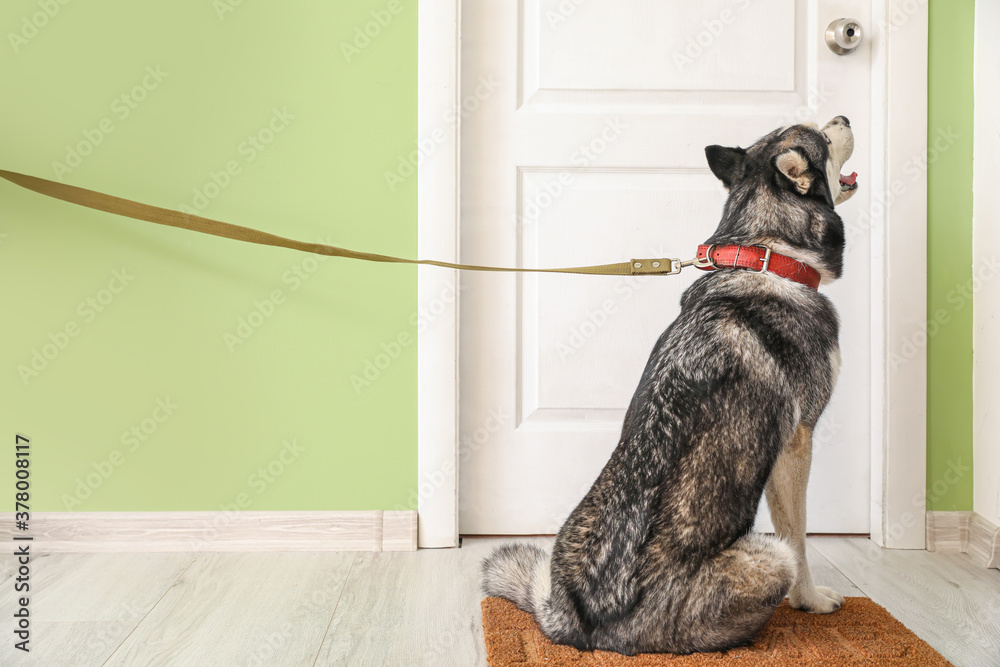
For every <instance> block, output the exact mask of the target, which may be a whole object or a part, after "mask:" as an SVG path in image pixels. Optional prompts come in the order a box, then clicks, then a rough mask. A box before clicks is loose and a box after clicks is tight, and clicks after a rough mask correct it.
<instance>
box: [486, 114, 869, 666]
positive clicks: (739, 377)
mask: <svg viewBox="0 0 1000 667" xmlns="http://www.w3.org/2000/svg"><path fill="white" fill-rule="evenodd" d="M853 150H854V135H853V133H852V131H851V128H850V121H848V119H847V118H845V117H844V116H837V117H836V118H834V119H833V120H831V121H830V122H829V123H827V124H826V125H825V126H824V127H823V128H819V127H817V126H816V125H813V124H807V125H794V126H791V127H785V128H781V129H779V130H776V131H774V132H772V133H771V134H768V135H767V136H765V137H763V138H761V139H760V140H759V141H757V142H756V143H755V144H753V145H752V146H750V147H749V148H747V149H743V148H725V147H722V146H709V147H707V148H706V149H705V154H706V156H707V158H708V164H709V167H710V168H711V170H712V172H713V173H714V174H715V175H716V176H717V177H719V179H721V181H722V183H723V184H724V185H725V187H726V189H727V190H728V191H729V196H728V199H727V201H726V204H725V208H724V211H723V215H722V221H721V222H720V223H719V227H718V229H716V230H715V233H714V234H713V235H712V236H711V238H709V239H708V240H707V241H706V244H713V245H715V246H723V245H740V246H755V245H756V246H766V247H768V248H770V249H771V250H772V251H773V253H780V254H781V255H785V256H786V257H790V258H793V259H795V260H798V261H799V262H802V263H804V264H806V265H808V267H812V269H814V270H815V271H816V272H818V277H817V279H816V280H817V282H820V281H821V282H822V283H828V282H830V281H833V280H835V279H837V278H839V277H840V274H841V268H842V259H843V252H844V225H843V222H842V221H841V219H840V216H839V215H838V214H837V213H836V212H834V206H835V205H837V204H839V203H840V202H842V201H845V200H847V199H848V198H850V196H851V195H853V194H854V191H855V189H856V188H857V184H856V182H855V178H856V175H855V174H852V175H851V177H843V176H840V169H841V167H842V166H843V164H844V162H845V161H846V160H847V159H848V158H849V157H850V156H851V153H852V152H853ZM709 252H711V250H709ZM703 266H704V265H703ZM804 268H806V270H809V269H808V268H807V267H804ZM813 275H815V274H813ZM838 328H839V323H838V319H837V313H836V311H835V310H834V308H833V305H832V304H831V303H830V301H829V299H827V298H826V297H825V296H823V295H822V294H820V293H819V292H817V291H816V290H815V289H813V288H812V287H810V286H808V285H806V284H801V283H800V282H796V281H794V280H790V279H789V278H786V277H782V276H780V275H776V274H774V273H771V272H760V271H748V270H744V269H741V268H718V269H717V270H714V271H711V272H709V273H707V274H706V275H704V276H702V277H701V278H699V279H698V280H696V281H695V282H694V284H692V285H691V287H689V288H688V289H687V290H686V291H685V292H684V295H683V297H682V298H681V312H680V315H679V316H678V317H677V319H676V320H675V321H674V322H673V324H671V325H670V327H668V328H667V330H666V331H665V332H664V333H663V334H662V335H661V336H660V338H659V340H657V342H656V345H655V346H654V347H653V352H652V354H651V355H650V357H649V361H648V362H647V364H646V368H645V370H644V371H643V374H642V379H641V380H640V381H639V386H638V388H637V389H636V391H635V395H634V396H633V397H632V401H631V404H630V405H629V408H628V411H627V413H626V415H625V422H624V425H623V426H622V433H621V439H620V440H619V443H618V446H617V447H616V448H615V450H614V452H613V453H612V455H611V459H610V460H609V461H608V463H607V465H606V466H605V467H604V469H603V470H602V471H601V474H600V475H599V476H598V478H597V481H596V482H594V485H593V487H592V488H591V489H590V491H589V492H588V493H587V495H586V496H585V497H584V499H583V500H582V501H581V502H580V504H579V505H578V506H577V507H576V509H575V510H574V511H573V512H572V514H570V516H569V518H568V519H567V521H566V523H565V525H563V527H562V528H561V529H560V531H559V535H558V537H557V538H556V542H555V547H554V549H553V552H552V555H551V557H550V556H549V554H547V553H546V552H545V551H543V550H542V549H539V548H537V547H534V546H528V545H524V544H508V545H505V546H501V547H499V548H498V549H496V550H495V551H494V552H493V553H492V554H491V555H490V556H489V557H487V558H486V559H485V560H484V561H483V588H484V590H485V592H486V594H487V595H493V596H499V597H504V598H507V599H508V600H511V601H513V602H514V603H515V604H517V606H518V607H520V608H521V609H523V610H525V611H527V612H530V613H531V614H533V615H534V617H535V619H536V620H537V622H538V624H539V626H540V627H541V629H542V631H543V632H544V633H545V634H546V635H547V636H548V637H549V638H550V639H551V640H552V641H553V642H556V643H559V644H569V645H571V646H575V647H576V648H578V649H582V650H590V649H601V650H606V651H616V652H618V653H624V654H629V655H631V654H635V653H645V652H669V653H691V652H694V651H717V650H723V649H728V648H732V647H734V646H739V645H743V644H746V643H748V642H750V641H751V640H752V639H753V637H754V635H755V634H756V633H757V631H758V630H760V628H761V627H762V626H763V625H764V623H766V622H767V620H768V619H769V618H770V617H771V614H772V613H773V612H774V609H775V607H776V606H777V605H778V604H779V603H780V602H781V600H782V599H783V598H784V597H785V596H786V595H788V597H789V601H790V603H791V606H792V607H794V608H796V609H801V610H803V611H807V612H811V613H816V614H828V613H830V612H833V611H836V610H837V609H839V608H840V606H841V605H842V604H843V601H844V598H843V596H842V595H840V594H839V593H837V592H836V591H834V590H832V589H829V588H826V587H824V586H815V585H814V584H813V582H812V579H811V577H810V576H809V569H808V563H807V562H806V550H805V519H806V506H805V500H806V483H807V481H808V478H809V466H810V462H811V458H812V429H813V427H814V426H815V424H816V421H817V420H818V419H819V416H820V414H821V413H822V412H823V409H824V407H825V406H826V403H827V401H828V400H829V398H830V394H831V392H832V391H833V387H834V383H835V382H836V378H837V372H838V370H839V365H840V354H839V347H838V342H837V332H838ZM765 492H766V494H767V501H768V505H769V507H770V510H771V518H772V519H773V521H774V526H775V529H776V531H777V536H776V537H772V536H768V535H763V534H758V533H753V532H751V528H752V526H753V522H754V515H755V514H756V512H757V505H758V504H759V503H760V498H761V495H762V494H763V493H765Z"/></svg>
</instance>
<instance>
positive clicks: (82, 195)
mask: <svg viewBox="0 0 1000 667" xmlns="http://www.w3.org/2000/svg"><path fill="white" fill-rule="evenodd" d="M0 177H3V178H5V179H7V180H8V181H10V182H11V183H14V184H16V185H20V186H21V187H22V188H27V189H28V190H32V191H34V192H37V193H39V194H42V195H45V196H46V197H53V198H55V199H62V200H63V201H67V202H70V203H71V204H78V205H80V206H86V207H87V208H93V209H97V210H98V211H105V212H107V213H114V214H115V215H122V216H125V217H127V218H134V219H135V220H145V221H146V222H154V223H156V224H158V225H166V226H168V227H179V228H180V229H189V230H191V231H193V232H201V233H202V234H211V235H212V236H221V237H223V238H227V239H234V240H236V241H245V242H247V243H258V244H260V245H270V246H277V247H279V248H291V249H292V250H301V251H302V252H311V253H315V254H317V255H330V256H333V257H347V258H349V259H361V260H365V261H369V262H389V263H394V264H430V265H433V266H441V267H444V268H446V269H464V270H466V271H514V272H519V273H583V274H590V275H602V276H631V275H673V274H676V273H680V271H681V268H682V267H685V266H691V265H696V264H698V263H699V260H698V259H691V260H687V261H683V262H682V261H681V260H679V259H671V258H669V257H656V258H652V259H633V260H630V261H628V262H618V263H616V264H598V265H595V266H574V267H569V268H562V269H522V268H517V269H515V268H506V267H500V266H480V265H478V264H455V263H453V262H440V261H437V260H433V259H406V258H404V257H393V256H392V255H379V254H377V253H372V252H358V251H356V250H349V249H347V248H340V247H337V246H332V245H326V244H325V243H304V242H302V241H296V240H294V239H287V238H285V237H283V236H276V235H274V234H268V233H267V232H262V231H260V230H259V229H252V228H250V227H242V226H240V225H234V224H231V223H228V222H222V221H220V220H213V219H211V218H203V217H201V216H198V215H189V214H187V213H181V212H180V211H174V210H171V209H168V208H160V207H159V206H150V205H149V204H142V203H140V202H137V201H132V200H131V199H122V198H121V197H114V196H112V195H107V194H104V193H103V192H95V191H94V190H87V189H85V188H78V187H75V186H72V185H66V184H65V183H58V182H56V181H50V180H48V179H45V178H38V177H37V176H28V175H26V174H19V173H17V172H14V171H3V170H0Z"/></svg>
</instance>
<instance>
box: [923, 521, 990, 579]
mask: <svg viewBox="0 0 1000 667" xmlns="http://www.w3.org/2000/svg"><path fill="white" fill-rule="evenodd" d="M927 550H928V551H961V552H963V553H966V554H968V555H969V557H970V558H972V559H973V560H975V561H976V562H977V563H982V564H983V566H984V567H996V568H1000V528H997V527H996V526H994V525H993V524H992V523H990V522H989V521H987V520H986V519H984V518H983V517H982V516H980V515H979V514H976V513H975V512H927Z"/></svg>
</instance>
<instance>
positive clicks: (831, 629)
mask: <svg viewBox="0 0 1000 667" xmlns="http://www.w3.org/2000/svg"><path fill="white" fill-rule="evenodd" d="M482 608H483V633H484V634H485V636H486V656H487V660H488V661H489V664H490V667H514V666H515V665H517V666H519V667H527V666H529V665H549V666H551V667H558V666H560V665H573V666H574V667H585V666H591V665H592V666H593V667H656V666H657V665H669V667H689V666H693V665H714V666H716V667H725V666H726V665H753V666H754V667H756V666H757V665H775V666H777V665H784V666H788V667H792V666H793V665H794V666H795V667H798V666H799V665H837V666H840V665H886V666H888V665H905V666H906V667H923V666H924V665H935V666H936V665H942V666H944V665H951V663H950V662H948V661H947V660H945V659H944V658H943V657H941V654H939V653H938V652H937V651H935V650H934V649H932V648H931V647H930V646H929V645H928V644H927V642H925V641H924V640H922V639H920V638H919V637H917V636H916V635H915V634H913V633H912V632H910V631H909V630H907V629H906V627H905V626H904V625H903V624H902V623H900V622H899V621H897V620H896V619H894V618H893V617H892V615H891V614H889V612H887V611H886V610H885V609H883V608H882V607H880V606H879V605H877V604H875V603H874V602H872V601H871V600H869V599H868V598H847V599H846V600H845V601H844V606H843V607H842V608H841V609H840V611H837V612H835V613H833V614H827V615H822V616H821V615H817V614H807V613H804V612H801V611H796V610H794V609H792V608H791V607H789V606H788V601H787V600H786V601H785V602H782V603H781V606H780V607H778V609H777V611H775V612H774V616H772V617H771V620H770V621H768V622H767V625H765V626H764V628H763V629H762V630H761V631H760V632H759V633H758V634H757V638H756V639H755V640H754V643H753V645H752V646H747V647H743V648H737V649H732V650H730V651H725V652H721V653H695V654H692V655H672V654H669V653H641V654H639V655H635V656H624V655H621V654H619V653H611V652H608V651H578V650H576V649H575V648H572V647H570V646H559V645H556V644H553V643H552V642H550V641H549V640H548V638H546V637H545V635H543V634H542V632H541V630H539V629H538V625H536V624H535V620H534V619H533V618H532V617H531V615H530V614H527V613H525V612H523V611H521V610H520V609H518V608H517V607H516V606H514V604H513V603H512V602H508V601H507V600H503V599H501V598H486V599H484V600H483V602H482Z"/></svg>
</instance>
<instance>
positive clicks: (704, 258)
mask: <svg viewBox="0 0 1000 667" xmlns="http://www.w3.org/2000/svg"><path fill="white" fill-rule="evenodd" d="M709 252H711V256H709ZM698 259H699V260H700V262H705V264H701V263H700V262H699V263H698V264H695V266H696V267H698V268H699V269H701V270H702V271H714V270H715V269H717V268H737V269H749V270H751V271H757V272H760V273H763V272H764V271H770V272H771V273H774V274H777V275H779V276H781V277H782V278H788V279H789V280H794V281H795V282H797V283H802V284H803V285H808V286H809V287H811V288H813V289H819V281H820V275H819V271H817V270H816V269H814V268H813V267H811V266H809V265H808V264H805V263H803V262H800V261H799V260H797V259H792V258H791V257H788V256H787V255H779V254H778V253H776V252H771V250H770V248H767V247H765V246H759V245H700V246H698Z"/></svg>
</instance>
